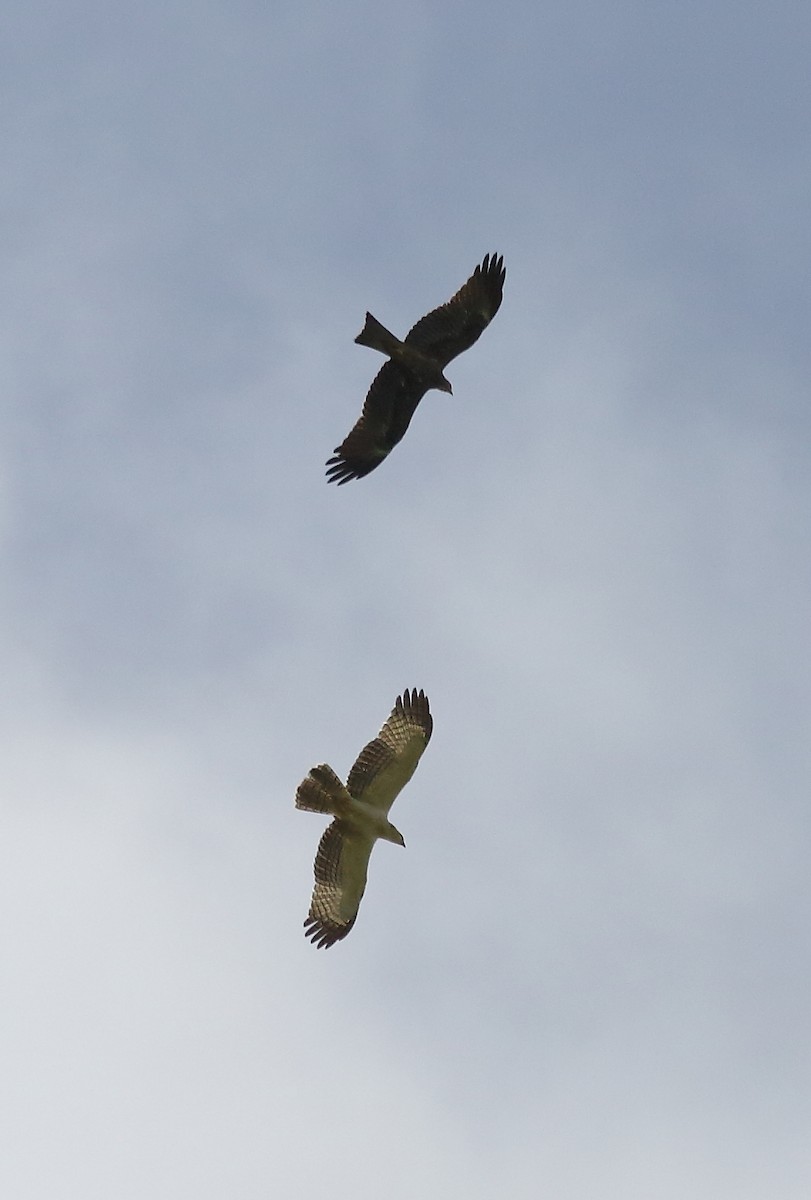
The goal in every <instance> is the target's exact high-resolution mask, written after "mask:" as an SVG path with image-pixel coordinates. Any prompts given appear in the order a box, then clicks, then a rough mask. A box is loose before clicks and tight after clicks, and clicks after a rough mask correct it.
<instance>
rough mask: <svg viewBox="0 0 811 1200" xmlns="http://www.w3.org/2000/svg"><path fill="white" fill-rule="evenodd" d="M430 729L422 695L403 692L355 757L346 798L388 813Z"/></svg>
mask: <svg viewBox="0 0 811 1200" xmlns="http://www.w3.org/2000/svg"><path fill="white" fill-rule="evenodd" d="M433 727H434V722H433V718H432V716H431V712H430V709H429V706H428V697H427V696H426V695H425V692H423V691H422V690H420V691H419V692H418V691H417V689H416V688H413V689H412V690H411V692H409V690H408V688H406V690H405V691H404V692H403V694H402V696H398V697H397V700H396V702H395V705H394V708H393V709H392V711H391V714H390V716H389V718H388V720H387V721H386V723H385V725H384V726H383V728H382V729H381V730H380V733H379V734H378V735H377V737H376V738H373V739H372V741H371V742H369V744H368V745H367V746H364V748H363V750H362V751H361V752H360V754H359V755H358V758H357V760H356V762H355V765H354V766H353V767H352V770H351V771H350V772H349V778H348V779H347V781H346V790H347V791H348V792H349V794H350V795H351V796H353V797H354V798H355V799H362V800H364V801H365V802H366V803H367V804H372V805H374V806H375V807H377V808H381V809H382V810H383V811H384V812H388V810H389V809H390V808H391V806H392V804H393V803H394V801H395V800H396V798H397V796H398V795H399V793H400V792H401V791H402V789H403V788H404V787H405V785H406V784H407V783H408V781H409V779H410V778H411V776H412V775H413V774H414V772H415V771H416V769H417V764H418V762H419V761H420V758H421V757H422V754H423V751H424V750H425V747H426V746H427V745H428V742H429V741H430V738H431V732H432V730H433Z"/></svg>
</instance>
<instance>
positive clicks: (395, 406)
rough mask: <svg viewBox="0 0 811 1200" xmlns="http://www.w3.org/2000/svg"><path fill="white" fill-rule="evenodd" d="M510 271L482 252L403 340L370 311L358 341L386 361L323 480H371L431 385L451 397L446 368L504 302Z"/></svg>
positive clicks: (501, 261) (499, 258)
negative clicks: (472, 267) (453, 290)
mask: <svg viewBox="0 0 811 1200" xmlns="http://www.w3.org/2000/svg"><path fill="white" fill-rule="evenodd" d="M506 275H507V272H506V270H505V268H504V258H503V256H502V255H495V254H486V255H485V256H484V260H483V262H481V263H480V264H479V266H478V267H476V270H475V271H474V272H473V274H472V275H471V276H470V278H469V279H468V281H467V283H465V284H464V285H463V286H462V287H461V288H460V289H459V291H458V292H457V293H456V295H455V296H454V297H453V298H452V299H451V300H449V301H448V302H447V304H442V305H440V307H439V308H435V309H434V310H433V311H432V312H429V313H428V314H427V315H426V316H424V317H422V318H421V320H419V321H418V322H417V324H416V325H415V326H414V328H413V329H411V330H410V331H409V333H408V334H407V336H406V339H405V341H403V342H401V341H400V339H399V338H397V337H395V336H394V334H393V333H390V332H389V330H388V329H386V327H385V326H384V325H381V324H380V322H379V321H378V320H377V318H376V317H373V316H372V314H371V313H369V312H367V314H366V323H365V325H364V326H363V329H362V330H361V331H360V333H359V334H358V336H357V337H356V338H355V341H356V342H357V343H358V344H359V345H361V346H370V347H371V348H372V349H373V350H379V351H380V352H381V354H385V355H386V356H387V357H388V360H389V361H388V362H386V363H384V364H383V366H382V367H381V368H380V370H379V371H378V373H377V375H376V376H375V378H374V380H373V381H372V386H371V387H370V388H369V391H368V393H367V396H366V400H365V401H364V404H363V411H362V413H361V415H360V417H358V420H357V421H356V423H355V425H354V426H353V428H352V429H351V430H350V432H349V433H348V434H347V436H346V437H345V438H344V440H343V442H341V444H340V446H336V447H335V451H334V454H333V456H332V458H329V459H327V463H326V466H327V479H328V481H329V482H330V483H337V484H338V485H339V486H340V485H341V484H344V483H349V481H350V479H360V478H362V476H364V475H368V474H369V472H370V471H373V470H374V469H375V467H378V466H380V464H381V463H382V461H383V459H384V458H386V457H387V456H388V454H389V453H390V452H391V451H392V450H393V449H394V447H395V446H396V445H397V443H398V442H399V441H400V439H401V438H402V437H403V435H404V434H405V431H406V430H407V429H408V426H409V423H410V422H411V418H412V417H413V416H414V412H415V410H416V408H417V405H418V404H419V402H420V400H422V398H423V396H424V395H425V393H426V392H427V391H428V390H429V389H430V388H436V389H437V390H438V391H440V392H447V393H448V395H452V394H453V389H452V388H451V385H450V383H449V381H448V380H447V379H446V378H445V374H444V369H445V367H446V366H447V365H448V363H449V362H450V361H451V359H454V358H456V356H457V355H458V354H461V353H462V351H463V350H467V349H469V347H470V346H472V345H473V343H474V342H475V341H476V340H477V339H478V338H479V337H480V336H481V334H482V333H483V332H484V330H485V329H486V328H487V326H488V325H489V324H490V322H491V321H492V319H493V317H494V316H495V315H496V313H497V312H498V310H499V307H500V305H501V299H502V294H503V290H504V280H505V278H506Z"/></svg>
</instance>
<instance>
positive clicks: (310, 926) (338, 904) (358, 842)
mask: <svg viewBox="0 0 811 1200" xmlns="http://www.w3.org/2000/svg"><path fill="white" fill-rule="evenodd" d="M373 845H374V839H372V838H368V837H364V836H363V835H361V834H358V833H357V832H355V831H353V830H352V829H350V828H349V826H348V825H347V824H346V823H345V822H343V821H341V820H340V819H336V820H334V821H333V822H332V824H331V825H328V826H327V828H326V829H325V830H324V833H323V834H322V836H321V841H320V842H319V843H318V852H317V854H316V856H315V887H314V888H313V898H312V900H311V901H310V913H309V916H308V917H307V920H306V921H305V922H304V931H305V936H306V937H308V938H311V939H312V941H313V943H314V945H316V946H317V947H318V948H319V950H320V949H324V948H326V947H327V946H333V945H334V944H335V942H339V941H340V940H341V938H345V937H346V935H347V934H348V933H349V931H350V929H351V928H352V926H353V925H354V924H355V918H356V917H357V915H358V908H359V906H360V902H361V897H362V896H363V892H364V889H365V887H366V875H367V872H368V869H369V856H370V855H371V853H372V846H373Z"/></svg>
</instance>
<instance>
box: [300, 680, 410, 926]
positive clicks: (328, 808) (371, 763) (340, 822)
mask: <svg viewBox="0 0 811 1200" xmlns="http://www.w3.org/2000/svg"><path fill="white" fill-rule="evenodd" d="M433 726H434V722H433V719H432V717H431V713H430V710H429V708H428V697H427V696H426V695H425V693H424V692H423V691H419V692H418V691H417V690H416V688H413V689H412V690H411V692H409V691H408V689H407V688H406V690H405V691H404V692H403V694H402V696H398V697H397V700H396V702H395V705H394V708H393V709H392V711H391V715H390V716H389V719H388V720H387V721H386V723H385V725H384V726H383V728H382V729H381V730H380V733H379V734H378V735H377V737H376V738H374V739H373V740H372V741H371V742H369V744H368V746H366V747H365V748H364V749H363V750H362V751H361V753H360V754H359V755H358V758H357V761H356V762H355V765H354V766H353V768H352V770H351V771H350V772H349V778H348V779H347V781H346V787H344V785H343V784H342V783H341V781H340V779H339V778H338V776H337V775H336V774H335V772H334V771H333V769H332V767H328V766H327V765H326V764H325V763H322V764H321V765H320V766H317V767H313V769H312V770H311V771H310V773H309V775H308V776H307V778H306V779H304V780H303V781H302V782H301V783H300V784H299V786H298V790H297V791H296V808H301V809H304V811H305V812H318V813H329V814H330V815H331V816H332V817H333V818H334V819H333V821H332V823H331V824H330V825H328V826H327V828H326V829H325V830H324V833H323V834H322V836H321V841H320V842H319V844H318V852H317V854H316V856H315V887H314V889H313V897H312V900H311V901H310V912H309V916H308V917H307V920H306V921H305V922H304V929H305V936H306V937H308V938H311V939H312V941H313V943H314V944H315V945H316V946H318V948H319V949H321V948H323V947H327V946H332V945H334V944H335V942H338V941H340V940H341V938H345V937H346V935H347V934H348V933H349V931H350V929H351V928H352V926H353V925H354V924H355V918H356V917H357V915H358V907H359V906H360V902H361V897H362V896H363V892H364V889H365V887H366V873H367V871H368V868H369V856H370V855H371V853H372V847H373V846H374V844H375V842H376V841H377V839H378V838H383V839H384V840H385V841H387V842H395V843H396V845H398V846H405V842H404V841H403V835H402V834H401V833H400V831H399V830H398V829H395V828H394V826H393V825H392V824H391V822H390V821H389V818H388V813H389V809H390V808H391V806H392V804H393V803H394V801H395V800H396V799H397V797H398V795H399V794H400V792H401V791H402V789H403V788H404V787H405V785H406V784H407V783H408V781H409V779H410V778H411V776H412V775H413V774H414V772H415V771H416V769H417V763H418V762H419V761H420V758H421V757H422V753H423V751H424V750H425V747H426V746H427V745H428V742H429V740H430V737H431V731H432V729H433Z"/></svg>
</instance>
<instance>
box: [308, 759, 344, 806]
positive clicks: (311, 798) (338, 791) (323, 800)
mask: <svg viewBox="0 0 811 1200" xmlns="http://www.w3.org/2000/svg"><path fill="white" fill-rule="evenodd" d="M349 799H350V796H349V793H348V792H347V790H346V788H345V787H344V785H343V784H342V783H341V781H340V779H339V778H338V776H337V775H336V774H335V772H334V771H333V769H332V767H328V766H327V764H326V763H321V764H320V766H317V767H313V768H312V770H311V771H310V773H309V775H308V776H307V778H306V779H303V780H302V781H301V783H300V784H299V785H298V790H297V791H296V808H300V809H303V810H304V811H305V812H317V813H328V814H329V815H330V816H336V815H339V814H340V813H342V812H343V811H344V809H345V808H346V805H347V802H348V800H349Z"/></svg>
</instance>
